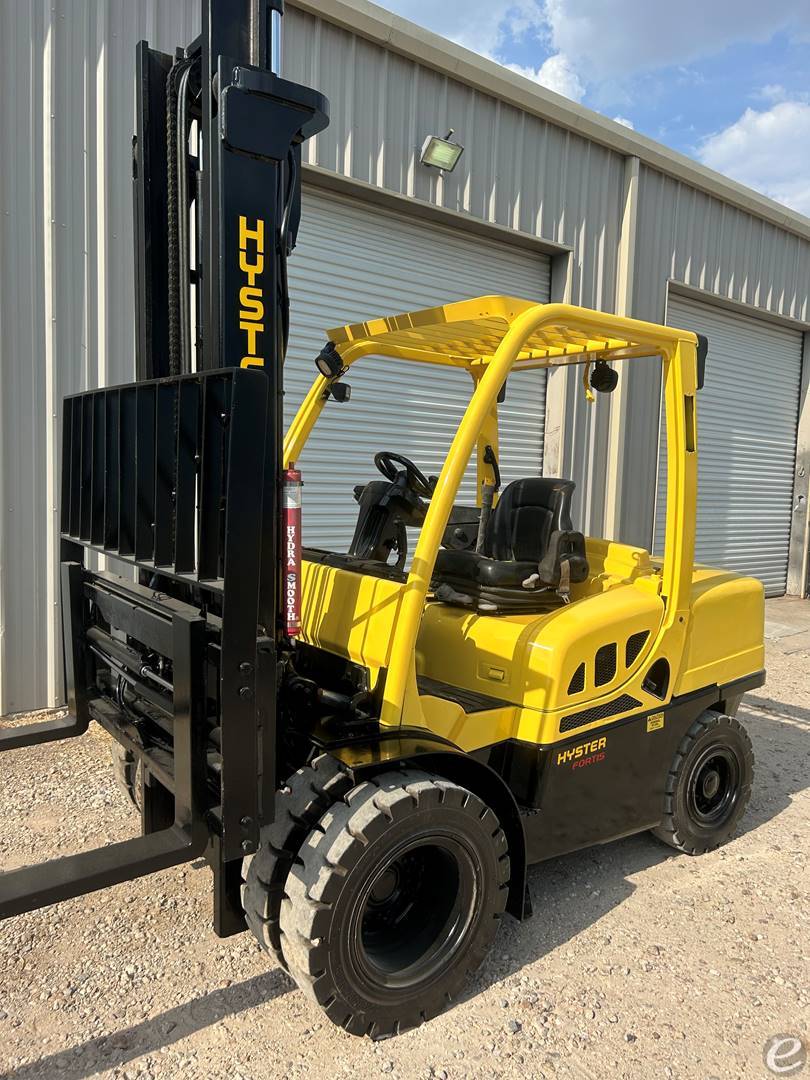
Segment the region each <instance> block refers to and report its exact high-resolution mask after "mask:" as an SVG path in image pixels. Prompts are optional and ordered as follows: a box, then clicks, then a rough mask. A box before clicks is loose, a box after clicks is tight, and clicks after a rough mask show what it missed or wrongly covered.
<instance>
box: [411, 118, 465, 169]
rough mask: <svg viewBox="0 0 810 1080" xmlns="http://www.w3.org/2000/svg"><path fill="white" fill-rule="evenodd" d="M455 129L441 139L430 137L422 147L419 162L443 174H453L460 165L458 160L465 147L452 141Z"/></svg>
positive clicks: (435, 136)
mask: <svg viewBox="0 0 810 1080" xmlns="http://www.w3.org/2000/svg"><path fill="white" fill-rule="evenodd" d="M452 134H453V129H452V128H450V130H449V131H448V132H447V135H446V136H445V137H444V138H443V139H441V138H439V136H438V135H428V137H427V138H426V139H425V142H424V144H423V146H422V153H421V155H420V158H419V160H420V161H421V162H422V164H423V165H430V166H431V167H432V168H434V169H441V170H442V171H443V172H452V171H453V169H455V167H456V165H457V164H458V159H459V158H460V157H461V155H462V154H463V153H464V147H463V146H461V144H460V143H455V142H451V141H450V137H451V135H452Z"/></svg>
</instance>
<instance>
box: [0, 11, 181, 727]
mask: <svg viewBox="0 0 810 1080" xmlns="http://www.w3.org/2000/svg"><path fill="white" fill-rule="evenodd" d="M198 9H199V5H198V4H195V3H193V2H190V0H185V2H172V3H166V2H165V0H0V209H1V210H2V214H0V283H2V287H0V372H1V374H2V378H1V380H0V455H1V457H0V499H1V500H2V501H1V502H0V506H1V507H2V516H0V713H3V712H13V711H17V710H20V709H26V708H33V707H38V706H44V705H51V704H55V703H57V702H58V700H59V697H60V692H61V691H60V687H59V681H60V676H59V671H60V655H59V651H58V650H59V641H58V635H57V634H56V633H55V629H54V622H55V616H56V613H57V604H58V586H57V577H56V555H57V552H56V526H55V518H56V502H57V498H56V495H57V487H58V485H57V446H58V440H57V439H56V431H57V415H56V414H57V411H58V409H59V403H60V401H61V399H62V397H63V395H65V394H68V393H72V392H74V391H76V390H81V389H84V388H86V387H88V386H94V385H97V384H101V383H114V382H120V381H122V380H126V379H129V378H132V377H133V375H134V359H133V356H134V352H133V349H134V346H133V334H134V298H133V283H132V282H133V254H132V252H133V247H132V194H131V175H132V166H131V149H130V136H131V133H132V131H133V129H134V47H135V43H136V42H137V41H138V40H139V39H140V38H143V37H146V38H149V39H150V40H151V41H153V42H154V43H155V44H156V45H157V46H159V47H161V48H165V49H171V48H173V46H174V44H175V43H176V42H178V41H187V40H190V39H191V38H192V37H193V36H194V34H195V33H196V30H195V27H194V18H193V15H194V14H196V12H197V11H198ZM46 612H51V613H52V615H53V616H54V618H51V619H48V618H47V617H46Z"/></svg>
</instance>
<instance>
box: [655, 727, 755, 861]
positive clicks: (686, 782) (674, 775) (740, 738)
mask: <svg viewBox="0 0 810 1080" xmlns="http://www.w3.org/2000/svg"><path fill="white" fill-rule="evenodd" d="M724 758H725V759H727V765H726V766H724V767H725V768H727V769H729V770H730V772H731V774H732V775H730V776H728V777H727V780H726V784H725V787H726V788H727V789H728V799H727V802H726V804H724V805H723V804H721V802H718V806H717V808H716V811H715V813H716V820H711V814H710V813H709V812H708V811H706V814H705V816H704V818H703V819H702V820H701V816H700V809H699V808H698V807H697V806H696V804H695V795H694V794H693V792H694V785H695V784H696V783H697V781H698V779H699V775H700V773H701V770H702V769H709V768H711V766H712V762H713V761H719V762H721V763H722V762H723V760H724ZM753 780H754V751H753V748H752V746H751V740H750V739H749V737H748V733H747V732H746V730H745V728H744V727H743V726H742V724H741V723H740V722H739V721H738V720H736V719H734V717H731V716H724V715H722V714H721V713H715V712H705V713H703V714H702V715H701V716H699V717H698V719H697V720H695V722H694V723H693V724H692V726H691V727H690V728H689V731H688V732H687V733H686V735H685V736H684V737H683V740H682V741H681V745H680V746H679V747H678V752H677V754H676V755H675V758H674V760H673V762H672V767H671V769H670V770H669V774H668V776H667V783H666V794H665V796H664V817H663V820H662V821H661V824H660V825H659V826H658V827H657V828H655V829H653V830H652V832H653V835H654V836H657V837H658V839H659V840H663V842H664V843H665V844H668V845H669V846H670V847H673V848H676V849H677V850H678V851H683V852H685V853H686V854H687V855H703V854H704V853H705V852H707V851H712V850H714V848H716V847H719V846H720V845H721V844H724V843H725V842H726V841H727V840H730V839H731V837H732V836H733V835H734V832H735V831H736V828H737V826H738V824H739V822H740V818H741V817H742V815H743V814H744V812H745V808H746V806H747V805H748V800H749V798H750V796H751V785H752V783H753ZM720 790H722V788H721V789H720ZM714 798H715V799H718V796H714Z"/></svg>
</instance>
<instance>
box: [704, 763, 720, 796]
mask: <svg viewBox="0 0 810 1080" xmlns="http://www.w3.org/2000/svg"><path fill="white" fill-rule="evenodd" d="M702 787H703V796H704V798H706V799H712V798H714V796H715V795H716V794H717V792H718V791H719V790H720V774H719V773H718V772H716V771H715V770H714V769H709V770H707V772H706V773H705V775H704V777H703V784H702Z"/></svg>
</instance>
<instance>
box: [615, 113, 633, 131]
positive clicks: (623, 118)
mask: <svg viewBox="0 0 810 1080" xmlns="http://www.w3.org/2000/svg"><path fill="white" fill-rule="evenodd" d="M613 120H614V122H615V123H617V124H621V125H622V127H626V128H630V130H631V131H635V130H636V125H635V124H634V123H633V121H632V120H628V119H627V117H626V116H614V117H613Z"/></svg>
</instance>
